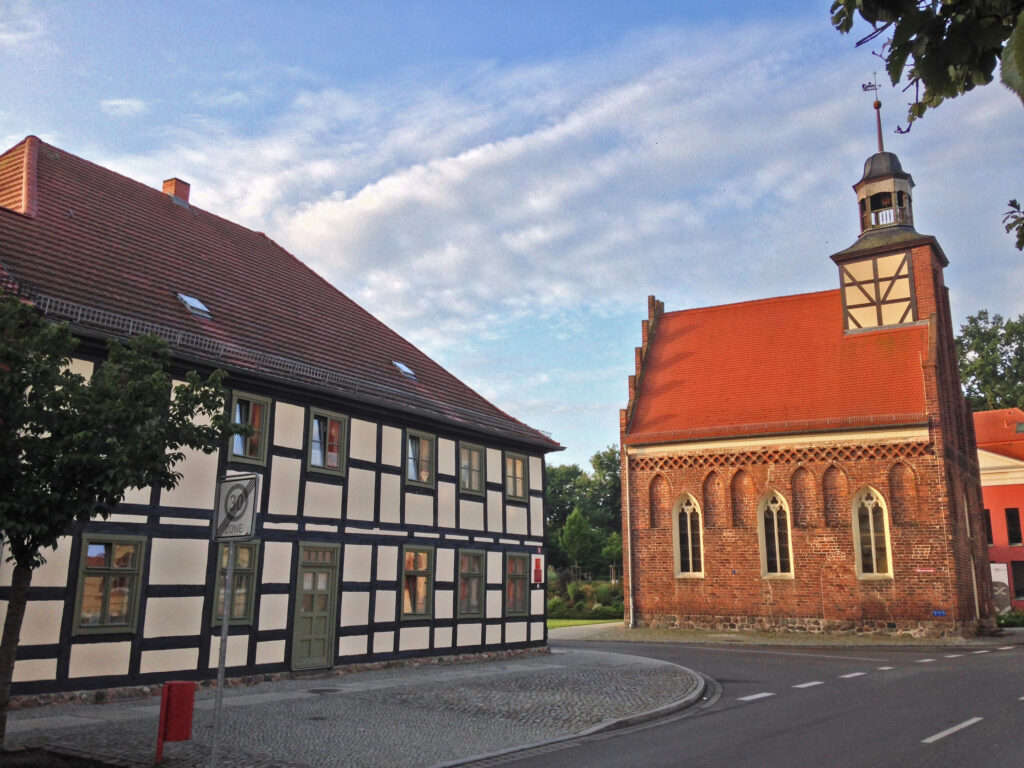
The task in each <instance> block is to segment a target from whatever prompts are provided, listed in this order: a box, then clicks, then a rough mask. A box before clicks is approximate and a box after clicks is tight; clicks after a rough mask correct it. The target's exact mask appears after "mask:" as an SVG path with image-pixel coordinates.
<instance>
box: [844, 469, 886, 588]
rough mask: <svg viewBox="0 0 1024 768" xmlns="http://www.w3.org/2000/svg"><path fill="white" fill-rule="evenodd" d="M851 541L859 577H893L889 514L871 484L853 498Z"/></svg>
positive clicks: (883, 501)
mask: <svg viewBox="0 0 1024 768" xmlns="http://www.w3.org/2000/svg"><path fill="white" fill-rule="evenodd" d="M853 544H854V548H855V549H856V550H857V577H858V578H877V577H890V576H892V552H891V548H890V545H889V515H888V512H887V510H886V508H885V500H884V499H883V498H882V494H880V493H879V492H878V491H876V490H875V489H874V488H871V487H870V486H868V487H866V488H863V489H862V490H861V491H860V492H859V493H858V494H857V495H856V496H854V497H853Z"/></svg>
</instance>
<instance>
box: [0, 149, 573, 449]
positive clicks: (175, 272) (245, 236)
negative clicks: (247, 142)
mask: <svg viewBox="0 0 1024 768" xmlns="http://www.w3.org/2000/svg"><path fill="white" fill-rule="evenodd" d="M33 160H34V162H33ZM0 206H2V207H0V268H4V269H6V271H7V272H8V273H9V274H10V275H11V276H13V278H14V279H15V280H17V281H19V283H20V284H22V285H23V286H24V285H31V286H32V287H33V288H34V289H35V291H36V292H37V294H39V296H40V297H41V298H40V299H39V300H38V301H37V303H39V304H40V305H41V306H43V308H44V309H46V311H47V312H48V313H49V314H57V315H64V316H68V315H70V314H72V313H75V312H78V309H79V307H85V308H86V309H87V311H86V313H85V314H84V315H82V314H76V315H75V317H78V318H79V321H78V322H79V325H83V326H86V325H90V324H91V325H93V326H95V327H96V328H97V329H99V330H101V331H103V332H106V333H108V334H109V333H111V332H112V329H115V331H116V333H118V334H119V335H124V333H125V332H134V331H135V330H140V329H141V330H144V329H145V328H146V327H148V326H146V325H145V324H149V325H150V326H158V327H159V328H160V329H162V330H163V331H164V335H165V336H170V335H173V334H177V336H174V338H175V339H176V340H177V342H178V343H179V345H180V346H181V347H182V349H183V350H184V351H185V352H187V353H189V354H191V355H198V356H199V357H201V358H203V359H207V360H210V361H211V362H213V363H214V364H217V365H234V366H236V367H240V368H248V369H252V370H258V371H262V372H265V373H270V374H272V375H276V376H279V377H280V376H285V377H287V378H289V379H292V380H299V381H303V382H307V383H311V384H314V385H317V386H321V387H323V386H326V387H328V388H329V389H331V390H334V391H336V392H338V394H339V395H341V396H343V397H347V398H351V399H355V400H358V401H362V402H369V403H372V404H376V405H385V406H387V407H391V408H398V409H400V410H404V411H407V412H413V413H418V414H421V415H424V416H426V417H427V418H430V419H434V420H440V421H442V422H446V423H449V424H454V425H458V426H461V427H463V428H468V429H471V430H476V431H482V432H485V433H489V434H493V435H497V436H501V437H503V438H506V439H513V440H518V441H521V442H524V443H527V444H530V445H533V446H536V447H539V448H541V449H542V450H546V451H547V450H557V449H559V448H560V446H559V445H558V444H557V443H556V442H555V441H553V440H551V439H550V438H548V437H546V436H545V435H543V434H541V433H540V432H538V431H536V430H534V429H532V428H530V427H528V426H527V425H525V424H523V423H522V422H520V421H518V420H516V419H514V418H513V417H511V416H509V415H508V414H506V413H505V412H503V411H501V410H500V409H498V408H496V407H495V406H494V405H492V404H491V403H489V402H487V401H486V400H485V399H484V398H483V397H481V396H480V395H478V394H477V393H476V392H474V391H473V390H472V389H470V388H469V387H467V386H466V385H465V384H463V383H462V382H461V381H459V380H458V379H457V378H455V377H454V376H453V375H451V374H450V373H448V371H446V370H445V369H443V368H442V367H441V366H440V365H438V364H437V363H435V362H434V361H433V360H431V359H430V358H429V357H427V356H426V355H425V354H424V353H423V352H421V351H420V350H419V349H417V348H416V347H415V346H413V345H412V344H410V343H409V342H408V341H406V340H405V339H403V338H402V337H401V336H399V335H398V334H396V333H395V332H394V331H392V330H391V329H390V328H388V327H387V326H386V325H384V324H383V323H381V322H380V321H379V320H377V319H376V318H374V317H373V316H372V315H370V314H369V313H368V312H366V311H365V310H363V309H362V308H361V307H359V306H358V305H356V304H355V303H354V302H353V301H351V300H350V299H349V298H348V297H347V296H345V295H344V294H342V293H341V292H339V291H338V290H337V289H335V288H334V287H333V286H331V285H330V284H329V283H327V281H326V280H324V279H323V278H321V277H320V276H319V275H317V274H316V273H315V272H313V271H312V270H311V269H309V268H308V267H306V266H305V265H304V264H302V262H300V261H299V260H298V259H296V258H295V257H294V256H292V255H291V254H290V253H288V252H287V251H285V250H284V249H283V248H281V247H280V246H278V245H277V244H276V243H274V242H273V241H272V240H271V239H269V238H268V237H266V236H265V235H263V234H261V233H258V232H253V231H251V230H248V229H245V228H244V227H241V226H239V225H238V224H234V223H232V222H230V221H227V220H226V219H222V218H220V217H219V216H215V215H213V214H211V213H208V212H206V211H203V210H200V209H198V208H196V207H195V206H192V205H188V204H182V203H181V202H180V201H175V200H173V199H172V198H171V197H170V196H169V195H166V194H164V193H163V192H161V191H159V190H157V189H153V188H150V187H147V186H145V185H143V184H140V183H139V182H136V181H133V180H132V179H129V178H126V177H124V176H121V175H119V174H117V173H114V172H113V171H110V170H108V169H106V168H102V167H100V166H98V165H95V164H94V163H90V162H88V161H86V160H83V159H81V158H79V157H76V156H74V155H71V154H69V153H67V152H65V151H63V150H61V149H58V148H57V147H53V146H50V145H48V144H45V143H43V142H41V141H40V140H39V139H37V138H35V137H34V136H30V137H28V138H27V139H25V140H24V141H23V142H21V143H20V144H18V145H17V146H15V147H14V148H12V149H11V150H9V151H8V152H6V153H4V154H3V155H0ZM179 292H180V293H183V294H187V295H189V296H193V297H195V298H197V299H199V300H200V301H202V302H203V304H205V305H206V306H207V307H208V308H209V310H210V312H211V319H203V318H200V317H198V316H196V315H194V314H192V313H191V312H189V310H188V309H187V308H186V307H185V305H184V304H183V303H182V302H181V301H180V300H179V299H178V297H177V295H176V294H177V293H179ZM53 300H55V301H53ZM67 303H70V305H76V306H69V305H68V304H67ZM104 313H107V314H104ZM130 322H135V327H133V328H131V329H129V328H128V324H129V323H130ZM393 360H397V361H398V362H401V363H404V364H405V365H407V366H409V367H410V368H411V369H412V370H413V371H414V372H415V374H416V380H415V381H413V380H410V379H408V378H406V377H405V376H403V375H402V374H401V373H400V372H399V371H398V369H397V368H396V367H395V366H394V365H393V363H392V361H393Z"/></svg>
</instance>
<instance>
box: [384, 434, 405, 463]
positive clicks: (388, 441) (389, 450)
mask: <svg viewBox="0 0 1024 768" xmlns="http://www.w3.org/2000/svg"><path fill="white" fill-rule="evenodd" d="M380 460H381V463H382V464H387V465H388V466H389V467H400V466H402V430H400V429H396V428H395V427H384V428H383V429H382V430H381V436H380Z"/></svg>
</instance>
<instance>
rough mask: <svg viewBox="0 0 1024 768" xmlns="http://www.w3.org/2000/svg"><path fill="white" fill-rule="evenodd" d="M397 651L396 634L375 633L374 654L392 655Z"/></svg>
mask: <svg viewBox="0 0 1024 768" xmlns="http://www.w3.org/2000/svg"><path fill="white" fill-rule="evenodd" d="M393 650H395V633H394V632H374V633H373V652H374V653H391V652H392V651H393Z"/></svg>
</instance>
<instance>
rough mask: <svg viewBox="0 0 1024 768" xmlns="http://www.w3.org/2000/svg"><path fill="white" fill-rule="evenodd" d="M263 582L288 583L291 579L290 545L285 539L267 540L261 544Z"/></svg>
mask: <svg viewBox="0 0 1024 768" xmlns="http://www.w3.org/2000/svg"><path fill="white" fill-rule="evenodd" d="M260 554H261V557H262V558H263V577H262V581H263V583H264V584H288V583H290V582H291V580H292V545H291V544H290V543H289V542H287V541H267V542H264V544H263V552H261V553H260Z"/></svg>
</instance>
